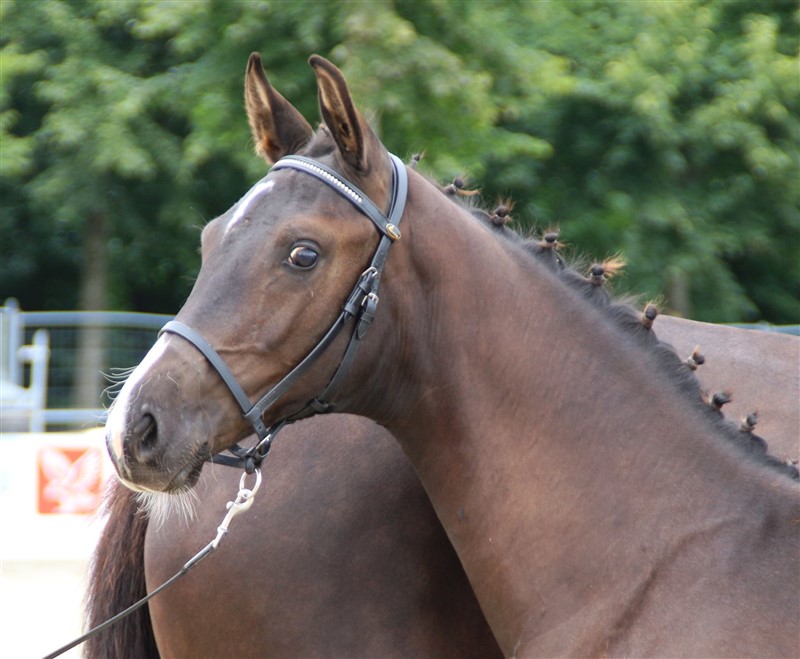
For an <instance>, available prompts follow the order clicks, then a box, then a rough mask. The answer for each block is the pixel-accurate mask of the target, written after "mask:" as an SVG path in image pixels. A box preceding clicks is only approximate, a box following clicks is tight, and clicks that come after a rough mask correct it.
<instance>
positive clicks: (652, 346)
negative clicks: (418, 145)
mask: <svg viewBox="0 0 800 659" xmlns="http://www.w3.org/2000/svg"><path fill="white" fill-rule="evenodd" d="M335 150H336V147H335V143H334V141H333V138H332V137H331V135H330V132H329V131H328V129H327V128H326V126H325V125H324V124H321V125H320V128H319V130H317V132H316V133H315V134H314V136H313V137H312V138H311V140H310V141H309V142H308V144H307V145H306V146H305V148H304V149H303V153H304V154H305V155H307V156H309V157H312V158H321V157H323V156H326V155H329V154H331V153H334V152H335ZM421 158H422V155H421V154H415V155H414V156H412V158H411V162H410V164H409V166H410V167H411V168H413V169H416V167H417V164H418V163H419V161H420V159H421ZM428 180H429V181H430V182H431V183H432V184H433V185H434V187H436V188H437V189H438V190H440V191H441V192H442V194H443V195H444V196H445V197H446V198H447V199H449V200H450V201H451V202H452V203H454V204H455V205H456V206H458V207H459V208H461V209H463V210H466V211H467V214H468V215H471V216H472V217H473V218H475V219H477V220H478V221H480V222H481V223H483V224H484V225H486V226H488V227H489V228H490V229H491V231H490V233H491V234H492V235H493V236H495V237H496V238H497V239H499V240H503V241H507V242H508V243H511V244H513V245H516V246H518V247H520V248H521V251H522V252H523V253H524V254H527V256H528V258H530V259H532V260H533V261H534V262H536V263H539V264H541V265H543V266H545V267H546V268H547V269H548V270H549V271H550V272H551V273H552V274H554V275H555V276H556V277H557V278H558V279H559V280H561V281H562V282H563V283H565V284H566V286H567V288H568V289H570V290H572V291H573V292H574V293H576V294H577V295H579V296H581V297H583V298H584V299H586V300H588V301H589V303H590V304H591V305H592V306H594V307H595V308H597V309H598V310H600V311H601V312H602V313H603V314H604V315H605V317H606V318H607V319H609V320H610V322H611V323H612V324H613V325H615V326H617V327H618V328H619V329H620V330H621V331H622V332H623V334H625V335H626V336H629V337H631V338H632V339H633V340H634V341H635V342H636V343H638V344H639V345H640V346H642V347H644V348H646V349H648V350H649V351H650V352H651V354H653V355H654V357H655V359H656V362H657V363H658V365H659V367H660V368H661V369H662V370H663V373H664V374H665V375H666V376H667V378H668V380H669V381H671V382H672V383H673V384H674V386H675V388H677V389H678V391H679V393H680V395H683V396H684V397H685V398H686V399H687V401H688V404H689V405H690V406H692V407H694V408H695V409H697V410H698V411H699V413H700V414H701V415H703V416H705V417H706V418H707V419H708V420H709V422H710V423H711V424H712V427H713V428H715V429H716V430H717V432H718V434H720V435H721V436H722V437H723V438H725V439H727V440H728V441H729V442H731V443H732V444H734V445H735V446H737V447H739V449H740V450H741V451H742V452H743V453H744V454H745V455H747V456H750V457H751V458H754V459H756V460H758V461H760V462H761V463H763V464H765V465H767V466H768V467H770V468H772V469H775V470H777V471H779V472H781V473H783V474H786V475H788V476H789V477H790V478H793V479H800V472H799V471H798V469H797V468H796V467H795V466H794V465H793V464H792V463H790V462H784V461H782V460H779V459H778V458H776V457H775V456H773V455H770V454H769V453H767V442H766V441H765V440H764V439H763V438H762V437H759V436H758V435H756V434H755V433H753V427H754V426H755V419H756V415H755V413H753V414H750V415H748V416H747V418H746V419H744V420H743V421H742V423H741V425H737V424H735V423H733V422H732V421H730V420H728V419H726V418H725V416H724V415H723V413H722V406H723V405H724V404H725V403H727V402H729V401H730V394H728V393H727V392H720V393H715V394H713V395H710V394H708V393H707V392H705V391H703V389H702V387H701V386H700V381H699V380H698V379H697V377H696V376H695V374H694V370H695V369H696V368H697V365H698V364H700V363H702V359H703V358H702V356H701V355H699V354H693V355H692V356H690V357H689V358H688V359H681V358H680V357H679V356H678V354H677V353H676V352H675V350H674V349H673V348H672V346H671V345H669V344H668V343H665V342H664V341H661V340H660V339H659V338H658V337H657V336H656V333H655V332H653V331H652V327H653V321H654V320H655V319H656V317H657V315H658V308H657V307H656V305H655V304H653V303H648V304H646V305H645V307H644V309H643V310H642V311H639V310H637V309H636V307H634V304H633V303H634V300H635V298H633V297H631V296H628V297H623V296H618V297H617V296H614V295H611V294H610V293H609V292H608V290H607V288H606V287H605V283H606V282H607V280H608V279H610V278H611V277H613V276H614V275H615V274H616V273H618V272H619V271H620V270H621V269H622V267H623V265H624V263H623V261H622V259H620V258H618V257H612V258H610V259H607V260H605V261H603V262H595V263H591V265H590V266H589V268H588V272H587V274H586V275H583V274H581V273H580V271H579V270H578V269H577V268H578V267H580V265H579V263H567V261H566V259H565V257H564V255H563V254H562V252H561V248H562V247H563V244H562V243H561V242H560V241H559V232H558V230H555V229H551V230H546V231H544V232H543V233H542V235H540V236H536V235H529V236H522V235H520V234H519V233H518V232H516V231H515V230H513V229H512V228H511V227H510V226H509V223H510V221H511V210H512V208H513V203H512V202H511V201H510V200H506V201H501V202H500V203H498V204H497V205H496V206H495V207H494V208H493V209H492V210H488V208H489V207H488V206H486V205H485V204H484V203H483V202H482V200H481V199H480V195H479V194H478V191H476V190H466V189H465V182H464V180H463V178H461V177H457V178H456V179H455V180H454V181H453V182H452V183H450V184H448V185H445V186H441V185H439V184H438V183H436V182H435V181H433V180H432V179H430V178H429V179H428Z"/></svg>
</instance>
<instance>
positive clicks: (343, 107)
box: [308, 55, 384, 173]
mask: <svg viewBox="0 0 800 659" xmlns="http://www.w3.org/2000/svg"><path fill="white" fill-rule="evenodd" d="M308 63H309V64H310V65H311V66H312V67H313V69H314V73H316V75H317V87H318V89H319V109H320V112H321V113H322V118H323V120H324V121H325V125H326V126H327V127H328V129H329V130H330V131H331V134H332V135H333V139H334V140H336V144H337V146H338V147H339V151H340V152H341V154H342V157H343V158H344V159H345V161H346V162H347V163H348V164H349V165H351V166H352V167H353V168H354V169H355V170H356V171H358V172H361V173H364V172H366V171H367V170H368V169H369V168H370V165H372V164H374V163H371V162H370V159H371V157H370V156H371V154H373V153H374V154H376V155H377V154H378V153H381V154H382V153H383V152H384V148H383V145H382V144H381V143H380V140H379V139H378V138H377V137H376V135H375V133H373V132H372V129H371V128H370V127H369V124H368V123H367V122H366V121H365V120H364V118H363V117H362V116H361V113H360V112H359V111H358V110H357V109H356V106H355V105H354V104H353V99H352V98H351V96H350V90H349V89H348V87H347V82H346V81H345V79H344V76H343V75H342V72H341V71H340V70H339V69H338V68H336V66H334V65H333V64H331V63H330V62H329V61H328V60H326V59H325V58H324V57H320V56H319V55H312V56H311V57H309V58H308Z"/></svg>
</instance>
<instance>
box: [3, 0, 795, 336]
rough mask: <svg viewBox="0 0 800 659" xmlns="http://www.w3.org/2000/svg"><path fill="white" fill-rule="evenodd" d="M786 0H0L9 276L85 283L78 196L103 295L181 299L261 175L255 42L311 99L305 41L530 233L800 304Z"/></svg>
mask: <svg viewBox="0 0 800 659" xmlns="http://www.w3.org/2000/svg"><path fill="white" fill-rule="evenodd" d="M798 16H799V14H798V12H797V9H796V4H795V3H794V2H784V1H782V0H773V1H769V2H759V3H738V2H726V1H724V0H710V1H707V0H706V1H703V0H685V1H683V2H671V1H660V2H659V1H654V2H611V1H599V0H598V1H591V2H589V1H587V2H580V3H572V2H570V3H566V2H522V1H519V2H517V1H512V0H508V1H506V2H469V1H461V2H444V1H441V0H426V1H414V2H411V1H406V2H403V1H398V2H388V1H381V2H355V1H353V2H337V3H318V2H302V1H296V2H267V1H266V0H265V1H249V2H235V1H228V2H218V1H213V0H197V1H193V2H170V1H161V2H153V1H148V0H124V1H123V0H117V1H113V2H112V1H109V0H103V1H101V0H84V1H78V0H37V1H35V2H26V1H7V0H4V1H3V3H2V28H0V29H2V33H0V58H1V59H0V137H1V138H2V150H1V151H0V185H2V191H3V195H2V202H0V203H1V204H2V206H1V207H0V222H1V223H2V252H0V258H1V259H2V262H1V263H0V267H1V268H2V280H0V298H4V297H5V296H9V295H14V296H16V297H18V298H20V300H21V303H22V306H23V307H24V308H67V307H74V306H76V305H77V304H78V296H77V290H78V288H79V280H80V276H81V274H80V273H81V263H82V259H83V258H84V253H83V247H82V245H83V244H84V243H83V231H84V227H85V225H86V218H87V217H97V216H98V215H99V216H101V217H102V218H104V221H105V223H106V225H107V229H108V256H109V262H110V268H111V270H110V276H111V281H110V284H111V285H110V295H111V299H110V300H109V302H108V306H110V307H113V308H134V309H140V310H146V311H163V312H174V311H176V310H177V308H178V307H179V306H180V304H181V302H182V301H183V299H184V298H185V296H186V295H187V294H188V290H189V288H190V286H191V282H192V279H193V276H194V273H195V272H196V270H197V267H198V257H197V254H196V248H197V243H198V235H197V233H198V232H197V229H196V227H198V226H202V224H204V222H205V221H207V220H208V219H210V218H211V217H213V216H214V215H216V214H218V213H221V212H223V211H224V210H225V209H226V208H228V207H229V206H230V205H231V204H232V203H233V202H235V201H236V199H238V198H239V197H240V196H241V195H242V194H243V193H244V192H245V191H246V189H247V188H248V187H249V185H251V184H252V182H253V181H254V180H255V179H256V178H258V177H259V176H261V175H263V171H264V163H263V162H261V161H260V160H258V159H257V158H255V157H254V156H253V155H252V143H251V138H250V135H249V133H248V129H247V124H246V121H245V118H244V113H243V110H242V100H241V99H242V79H243V73H244V64H245V62H246V59H247V56H248V54H249V53H250V52H251V51H254V50H257V51H260V52H261V53H262V54H263V56H264V62H265V66H266V69H267V73H268V75H269V76H270V80H271V81H272V82H273V83H274V84H275V85H276V87H277V88H278V89H280V90H281V92H282V93H283V94H284V95H285V96H286V97H287V98H289V99H290V100H291V101H292V102H293V103H295V105H297V107H298V108H299V109H300V110H301V111H302V112H303V113H304V114H305V115H306V116H307V117H308V118H309V119H310V120H312V123H313V121H314V120H315V118H316V117H317V110H316V89H315V84H314V77H313V75H312V73H311V71H310V69H309V68H308V66H307V64H306V57H307V55H308V54H310V53H312V52H320V53H322V54H324V55H326V56H329V57H330V58H331V59H332V60H333V61H334V62H336V63H337V64H338V65H339V66H341V67H342V69H343V70H344V72H345V74H346V75H347V76H348V80H349V81H350V82H351V86H352V90H353V93H354V95H355V97H356V100H357V102H358V103H359V104H360V105H361V107H363V108H364V109H365V110H366V111H367V113H368V115H369V116H370V117H372V119H373V122H374V125H375V126H376V128H377V129H378V130H379V132H380V133H381V136H382V138H383V139H384V141H385V142H386V143H387V145H388V146H389V147H390V148H391V149H393V150H394V151H395V152H396V153H398V154H400V155H404V156H408V155H410V154H411V153H413V152H417V151H425V153H426V157H425V159H424V160H423V164H422V166H423V168H425V169H426V170H427V171H428V172H430V173H432V174H433V175H434V176H436V177H439V178H452V177H453V176H454V175H456V174H464V173H466V174H469V176H470V180H471V181H473V182H474V183H475V184H476V185H480V187H482V189H483V192H484V196H485V198H486V199H487V203H491V202H492V201H493V200H494V199H495V198H497V197H500V196H508V195H510V196H511V197H512V198H514V199H515V201H516V202H517V203H516V206H515V211H514V217H515V219H516V220H517V222H518V223H519V226H520V228H521V229H522V230H529V229H531V228H533V227H538V228H540V229H541V228H543V227H547V226H551V225H560V226H561V227H562V237H563V238H564V239H565V240H567V241H568V242H569V243H571V244H573V245H578V246H580V248H581V251H582V252H585V253H590V254H593V255H595V256H597V257H602V256H605V255H606V254H608V253H613V252H620V253H621V254H622V255H623V256H624V257H625V258H626V259H627V261H628V262H629V264H630V265H629V268H628V275H627V279H626V280H625V287H626V288H628V289H630V290H633V291H637V292H640V293H642V294H643V295H645V296H648V297H658V296H664V297H665V299H666V300H667V302H668V303H669V304H671V305H672V307H673V308H674V309H676V310H678V311H681V312H684V313H687V314H690V315H691V316H693V317H696V318H700V319H705V320H712V321H741V320H747V321H750V320H768V321H771V322H778V323H797V322H800V302H799V301H798V297H800V290H798V289H800V185H798V174H799V173H800V149H798V146H800V145H798V141H799V139H798V136H800V80H799V79H798V75H799V74H798V72H799V71H800V60H799V59H798V44H799V43H800V38H799V37H798V34H799V32H800V23H799V22H798Z"/></svg>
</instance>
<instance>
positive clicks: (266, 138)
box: [244, 53, 314, 163]
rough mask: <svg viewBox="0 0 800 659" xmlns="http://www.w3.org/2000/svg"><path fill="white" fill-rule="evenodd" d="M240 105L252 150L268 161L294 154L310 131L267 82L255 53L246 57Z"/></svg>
mask: <svg viewBox="0 0 800 659" xmlns="http://www.w3.org/2000/svg"><path fill="white" fill-rule="evenodd" d="M244 105H245V108H246V110H247V121H248V122H249V123H250V130H251V131H252V133H253V139H254V140H255V143H256V153H257V154H258V155H260V156H261V157H262V158H264V160H266V161H267V162H268V163H273V162H275V161H277V160H280V159H281V158H283V156H285V155H288V154H290V153H296V152H297V151H299V150H300V148H301V147H302V146H303V145H304V144H305V143H306V142H308V140H310V139H311V136H312V134H313V133H314V131H313V129H312V128H311V124H309V123H308V122H307V121H306V120H305V118H304V117H303V115H301V114H300V113H299V112H298V111H297V110H296V109H295V107H294V106H293V105H292V104H291V103H289V101H287V100H286V99H285V98H284V97H283V96H281V95H280V94H279V93H278V92H277V91H275V89H273V87H272V85H270V84H269V81H268V80H267V75H266V74H265V73H264V67H263V66H262V64H261V55H259V54H258V53H253V54H252V55H250V59H249V60H247V73H246V74H245V78H244Z"/></svg>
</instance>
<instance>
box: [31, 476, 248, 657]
mask: <svg viewBox="0 0 800 659" xmlns="http://www.w3.org/2000/svg"><path fill="white" fill-rule="evenodd" d="M253 474H254V475H255V479H256V482H255V484H254V485H253V487H252V488H247V487H245V483H246V480H247V476H248V473H247V472H245V473H244V474H242V477H241V478H240V479H239V492H238V494H237V495H236V498H235V499H234V500H233V501H229V502H228V503H227V504H226V508H227V510H228V512H227V514H226V515H225V517H224V518H223V519H222V523H221V524H220V525H219V526H218V527H217V535H216V537H215V538H214V539H213V540H212V541H211V542H209V543H208V544H207V545H206V546H205V547H203V548H202V549H201V550H200V551H199V552H197V553H196V554H195V555H194V556H193V557H192V558H190V559H189V560H188V561H186V563H185V564H184V565H183V567H182V568H181V569H180V570H178V572H177V573H175V574H174V575H173V576H172V577H170V578H169V579H167V580H166V581H165V582H164V583H162V584H161V585H160V586H159V587H158V588H156V589H155V590H153V591H152V592H150V593H148V594H147V595H146V596H145V597H143V598H142V599H140V600H139V601H138V602H136V603H135V604H132V605H131V606H129V607H128V608H127V609H125V610H124V611H121V612H119V613H118V614H117V615H115V616H114V617H112V618H109V619H108V620H106V621H105V622H103V623H100V624H99V625H97V627H94V628H93V629H90V630H89V631H88V632H86V633H85V634H84V635H83V636H81V637H79V638H76V639H75V640H74V641H72V642H71V643H68V644H67V645H65V646H63V647H61V648H59V649H58V650H56V651H55V652H53V653H52V654H48V655H47V656H46V657H44V659H54V657H58V656H60V655H62V654H64V653H65V652H66V651H67V650H71V649H72V648H74V647H75V646H77V645H80V644H81V643H83V642H84V641H86V640H88V639H90V638H91V637H92V636H95V635H97V634H99V633H100V632H102V631H103V630H104V629H107V628H108V627H110V626H111V625H113V624H114V623H116V622H118V621H120V620H122V619H123V618H125V617H126V616H129V615H130V614H131V613H133V612H134V611H136V610H137V609H140V608H141V607H143V606H144V605H145V604H147V603H148V602H149V601H150V600H151V599H153V598H154V597H155V596H156V595H158V594H159V593H160V592H161V591H162V590H165V589H167V588H169V587H170V586H171V585H172V584H173V583H175V581H177V580H178V579H179V578H180V577H182V576H183V575H184V574H186V573H187V572H188V571H189V570H191V569H192V568H193V567H194V566H195V565H197V564H198V563H199V562H200V561H202V560H203V559H204V558H205V557H206V556H208V555H209V554H211V553H212V552H213V551H214V550H215V549H216V548H217V547H219V543H220V542H221V541H222V538H224V537H225V536H226V535H227V533H228V526H229V525H230V523H231V520H232V519H233V518H234V517H236V515H238V514H240V513H243V512H245V511H246V510H249V509H250V506H252V505H253V497H254V496H255V494H256V492H258V488H259V487H261V470H260V469H258V468H256V469H255V470H254V471H253Z"/></svg>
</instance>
